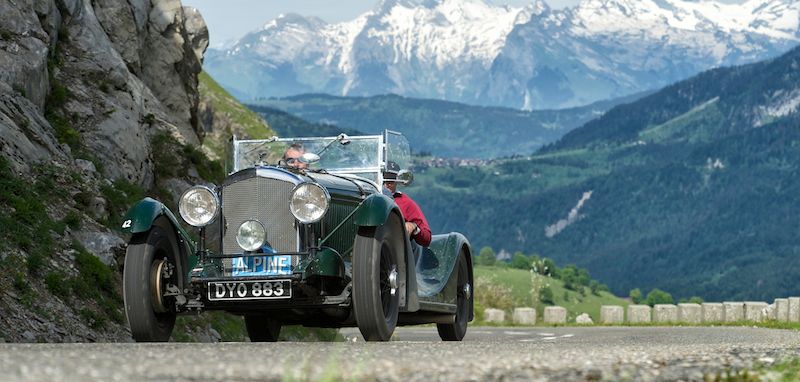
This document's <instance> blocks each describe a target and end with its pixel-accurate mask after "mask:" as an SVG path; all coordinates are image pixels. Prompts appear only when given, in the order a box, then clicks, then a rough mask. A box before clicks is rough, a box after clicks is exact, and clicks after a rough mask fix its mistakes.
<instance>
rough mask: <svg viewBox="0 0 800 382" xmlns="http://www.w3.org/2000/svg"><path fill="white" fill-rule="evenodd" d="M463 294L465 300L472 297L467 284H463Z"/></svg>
mask: <svg viewBox="0 0 800 382" xmlns="http://www.w3.org/2000/svg"><path fill="white" fill-rule="evenodd" d="M463 292H464V298H465V299H469V298H470V297H471V296H472V287H471V286H470V285H469V283H466V284H464V290H463Z"/></svg>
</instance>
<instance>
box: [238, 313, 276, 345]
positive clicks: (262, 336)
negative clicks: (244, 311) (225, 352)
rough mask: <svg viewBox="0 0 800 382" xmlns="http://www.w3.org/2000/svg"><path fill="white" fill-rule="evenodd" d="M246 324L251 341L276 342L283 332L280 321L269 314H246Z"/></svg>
mask: <svg viewBox="0 0 800 382" xmlns="http://www.w3.org/2000/svg"><path fill="white" fill-rule="evenodd" d="M244 325H245V327H246V328H247V336H248V337H250V341H251V342H275V341H277V340H278V336H279V335H280V334H281V323H280V321H278V320H276V319H274V318H271V317H268V316H261V315H246V316H244Z"/></svg>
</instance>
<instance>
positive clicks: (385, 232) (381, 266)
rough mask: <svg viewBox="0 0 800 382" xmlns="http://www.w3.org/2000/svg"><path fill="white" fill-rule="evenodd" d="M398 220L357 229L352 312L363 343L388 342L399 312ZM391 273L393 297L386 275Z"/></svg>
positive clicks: (400, 231)
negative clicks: (392, 276)
mask: <svg viewBox="0 0 800 382" xmlns="http://www.w3.org/2000/svg"><path fill="white" fill-rule="evenodd" d="M402 224H403V223H402V220H400V217H399V216H397V215H395V214H391V215H389V219H388V221H387V222H386V224H384V225H382V226H380V227H361V228H359V230H358V235H357V236H356V239H355V244H354V250H353V309H354V313H355V317H356V323H357V324H358V330H359V331H361V335H362V336H364V339H366V340H367V341H389V339H391V338H392V333H394V328H395V327H396V326H397V316H398V314H399V312H400V289H399V287H398V286H399V283H400V282H399V274H398V273H397V271H398V269H399V267H398V264H399V259H400V256H401V254H402V249H403V241H402V240H403V235H404V232H403V226H402ZM392 273H394V275H395V283H394V293H392V289H393V288H392V284H391V282H390V275H391V274H392Z"/></svg>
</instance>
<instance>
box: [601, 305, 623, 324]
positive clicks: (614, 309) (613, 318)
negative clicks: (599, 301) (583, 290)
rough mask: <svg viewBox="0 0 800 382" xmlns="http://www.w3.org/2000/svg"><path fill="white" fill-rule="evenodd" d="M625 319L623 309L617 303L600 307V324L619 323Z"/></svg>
mask: <svg viewBox="0 0 800 382" xmlns="http://www.w3.org/2000/svg"><path fill="white" fill-rule="evenodd" d="M623 321H625V311H624V310H623V309H622V307H621V306H619V305H603V306H601V307H600V323H601V324H621V323H622V322H623Z"/></svg>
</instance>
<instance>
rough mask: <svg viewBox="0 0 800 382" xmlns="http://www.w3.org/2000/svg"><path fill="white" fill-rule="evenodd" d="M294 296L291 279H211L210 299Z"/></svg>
mask: <svg viewBox="0 0 800 382" xmlns="http://www.w3.org/2000/svg"><path fill="white" fill-rule="evenodd" d="M291 297H292V281H291V280H248V281H209V283H208V300H209V301H228V300H272V299H281V298H291Z"/></svg>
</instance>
